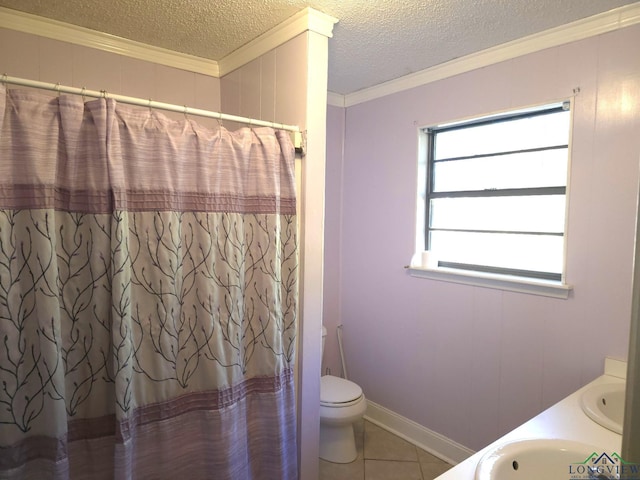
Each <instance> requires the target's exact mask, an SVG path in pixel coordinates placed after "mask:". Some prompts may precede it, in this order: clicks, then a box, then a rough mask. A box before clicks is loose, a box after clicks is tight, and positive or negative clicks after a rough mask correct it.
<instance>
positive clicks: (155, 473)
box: [0, 89, 298, 480]
mask: <svg viewBox="0 0 640 480" xmlns="http://www.w3.org/2000/svg"><path fill="white" fill-rule="evenodd" d="M0 93H1V94H2V98H1V99H0V113H2V115H0V122H2V123H0V339H1V341H2V347H1V348H0V478H3V479H4V478H7V479H14V478H16V479H17V478H20V479H24V478H33V479H44V478H55V479H70V478H72V479H83V478H87V479H89V478H90V479H112V478H116V479H136V478H145V479H146V478H153V479H163V478H166V479H175V478H181V477H182V478H190V479H191V478H193V479H205V478H206V479H234V480H237V479H258V478H260V479H276V478H277V479H294V478H297V460H296V459H297V449H296V417H295V393H294V385H293V367H294V361H295V352H296V349H295V341H296V340H295V336H296V314H297V262H298V253H297V252H298V250H297V238H296V209H295V208H296V207H295V204H296V201H295V179H294V163H293V162H294V152H293V146H292V145H291V142H290V139H289V136H288V135H287V134H286V133H285V132H279V131H275V132H274V131H273V130H272V129H270V128H257V129H255V128H254V129H249V128H243V129H240V130H238V131H235V132H230V131H227V130H226V129H224V128H222V127H221V128H220V129H219V130H216V131H212V130H208V129H206V128H204V127H202V126H200V125H198V124H197V123H195V122H193V121H190V120H188V119H185V121H184V122H175V121H172V120H169V119H168V118H167V117H166V116H163V115H162V114H159V113H158V112H153V111H149V110H147V109H140V108H136V107H127V106H123V105H116V102H115V101H113V100H109V99H99V100H93V101H90V102H86V103H84V102H83V100H82V99H81V98H79V97H73V96H59V97H50V96H47V95H46V94H43V93H40V92H31V91H17V90H7V91H6V92H5V91H4V89H2V91H0Z"/></svg>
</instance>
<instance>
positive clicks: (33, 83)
mask: <svg viewBox="0 0 640 480" xmlns="http://www.w3.org/2000/svg"><path fill="white" fill-rule="evenodd" d="M0 83H10V84H12V85H20V86H24V87H32V88H39V89H42V90H52V91H55V92H60V93H69V94H73V95H82V96H84V97H92V98H112V99H114V100H116V101H118V102H121V103H126V104H129V105H138V106H141V107H149V108H156V109H159V110H167V111H169V112H178V113H184V114H185V115H195V116H199V117H207V118H217V119H219V120H229V121H232V122H239V123H245V124H248V125H250V126H255V127H272V128H276V129H279V130H287V131H289V132H294V133H295V134H296V135H295V144H296V145H295V146H296V148H298V147H299V145H298V137H300V128H299V127H298V126H297V125H285V124H284V123H275V122H267V121H265V120H258V119H255V118H248V117H240V116H238V115H229V114H227V113H220V112H211V111H208V110H201V109H199V108H191V107H187V106H186V105H183V106H180V105H174V104H171V103H163V102H156V101H155V100H151V99H148V100H145V99H143V98H136V97H127V96H125V95H117V94H113V93H108V92H107V91H106V90H101V91H97V90H87V89H86V88H77V87H68V86H64V85H60V84H59V83H46V82H39V81H37V80H27V79H24V78H18V77H10V76H8V75H6V74H4V75H2V76H1V77H0Z"/></svg>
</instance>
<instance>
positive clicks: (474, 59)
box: [336, 3, 640, 107]
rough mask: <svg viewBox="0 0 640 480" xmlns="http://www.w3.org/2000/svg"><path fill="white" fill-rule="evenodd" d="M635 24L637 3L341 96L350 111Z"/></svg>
mask: <svg viewBox="0 0 640 480" xmlns="http://www.w3.org/2000/svg"><path fill="white" fill-rule="evenodd" d="M638 23H640V3H634V4H631V5H626V6H623V7H619V8H615V9H613V10H610V11H608V12H604V13H601V14H598V15H593V16H591V17H587V18H585V19H582V20H578V21H575V22H571V23H568V24H566V25H561V26H559V27H555V28H552V29H549V30H545V31H543V32H540V33H537V34H534V35H529V36H527V37H523V38H521V39H518V40H514V41H512V42H508V43H504V44H502V45H498V46H496V47H492V48H488V49H486V50H482V51H480V52H477V53H473V54H471V55H466V56H464V57H460V58H457V59H455V60H451V61H449V62H445V63H442V64H440V65H436V66H434V67H431V68H427V69H425V70H421V71H419V72H415V73H411V74H409V75H405V76H403V77H400V78H398V79H395V80H390V81H388V82H384V83H381V84H379V85H375V86H373V87H369V88H366V89H363V90H359V91H357V92H354V93H350V94H347V95H345V96H344V106H345V107H350V106H353V105H357V104H359V103H363V102H367V101H369V100H374V99H376V98H380V97H384V96H386V95H390V94H393V93H398V92H402V91H404V90H408V89H411V88H414V87H419V86H421V85H426V84H428V83H431V82H435V81H437V80H442V79H444V78H447V77H451V76H454V75H459V74H461V73H465V72H469V71H471V70H475V69H477V68H481V67H486V66H488V65H492V64H495V63H498V62H502V61H505V60H510V59H512V58H516V57H520V56H522V55H526V54H528V53H533V52H537V51H540V50H544V49H546V48H551V47H556V46H559V45H563V44H566V43H570V42H574V41H577V40H583V39H585V38H589V37H593V36H596V35H601V34H603V33H607V32H611V31H614V30H619V29H621V28H625V27H629V26H631V25H636V24H638ZM336 106H339V105H336Z"/></svg>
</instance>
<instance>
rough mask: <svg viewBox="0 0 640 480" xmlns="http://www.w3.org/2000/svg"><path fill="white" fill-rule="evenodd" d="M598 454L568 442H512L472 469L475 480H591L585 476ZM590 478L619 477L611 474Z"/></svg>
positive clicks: (591, 448)
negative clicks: (574, 479) (474, 470)
mask: <svg viewBox="0 0 640 480" xmlns="http://www.w3.org/2000/svg"><path fill="white" fill-rule="evenodd" d="M602 453H605V452H604V450H603V449H602V448H599V447H596V446H594V445H589V444H587V443H582V442H575V441H572V440H562V439H544V438H541V439H531V440H520V441H514V442H511V443H506V444H504V445H501V446H498V447H497V448H495V449H493V450H490V451H489V452H487V453H486V454H485V455H484V456H483V457H482V458H481V459H480V462H479V463H478V466H477V467H476V475H475V480H540V479H545V480H567V479H569V478H578V477H577V476H579V475H580V474H582V476H579V478H591V477H589V475H588V473H586V474H585V472H588V470H587V469H588V467H589V466H593V465H595V463H594V461H597V460H598V458H599V457H600V455H601V454H602ZM610 453H611V452H609V454H610ZM594 454H595V455H594ZM572 474H575V475H576V476H575V477H572ZM593 478H602V479H615V478H619V477H618V476H616V475H615V472H614V473H613V474H607V475H602V476H597V475H595V476H594V477H593Z"/></svg>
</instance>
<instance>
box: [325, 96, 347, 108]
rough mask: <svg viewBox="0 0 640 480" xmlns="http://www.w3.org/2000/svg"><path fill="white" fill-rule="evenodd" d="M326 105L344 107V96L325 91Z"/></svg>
mask: <svg viewBox="0 0 640 480" xmlns="http://www.w3.org/2000/svg"><path fill="white" fill-rule="evenodd" d="M327 105H331V106H332V107H343V108H344V107H345V106H346V104H345V96H344V95H342V94H340V93H334V92H327Z"/></svg>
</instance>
